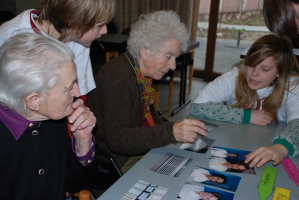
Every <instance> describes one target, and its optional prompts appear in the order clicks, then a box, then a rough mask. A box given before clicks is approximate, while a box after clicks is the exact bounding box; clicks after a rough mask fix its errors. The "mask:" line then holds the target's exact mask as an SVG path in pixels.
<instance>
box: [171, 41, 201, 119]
mask: <svg viewBox="0 0 299 200" xmlns="http://www.w3.org/2000/svg"><path fill="white" fill-rule="evenodd" d="M187 45H188V47H187V51H186V53H184V54H182V55H181V56H180V57H179V58H180V59H182V66H181V82H180V96H179V107H178V108H176V109H175V110H174V111H173V112H172V113H171V115H172V116H174V115H175V114H176V113H178V112H179V111H180V110H181V109H182V108H184V107H185V106H186V105H187V104H188V103H190V102H191V99H187V100H186V82H187V68H188V65H193V60H192V59H191V52H190V51H191V50H193V49H196V48H197V47H199V42H198V41H193V40H189V41H188V42H187Z"/></svg>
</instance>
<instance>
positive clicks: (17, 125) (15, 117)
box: [0, 105, 38, 140]
mask: <svg viewBox="0 0 299 200" xmlns="http://www.w3.org/2000/svg"><path fill="white" fill-rule="evenodd" d="M0 120H1V121H2V122H3V123H4V124H5V126H6V127H7V128H8V130H10V132H11V134H12V135H13V136H14V138H15V139H16V140H19V139H20V137H21V136H22V135H23V133H24V132H25V130H26V129H27V128H28V127H32V126H34V125H36V124H37V123H38V122H34V121H29V120H27V119H25V118H24V117H22V116H21V115H19V114H17V113H15V112H13V111H11V110H9V109H5V108H4V107H3V106H2V105H0Z"/></svg>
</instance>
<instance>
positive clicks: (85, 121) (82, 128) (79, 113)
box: [68, 99, 96, 156]
mask: <svg viewBox="0 0 299 200" xmlns="http://www.w3.org/2000/svg"><path fill="white" fill-rule="evenodd" d="M72 107H73V108H74V112H73V114H71V115H70V116H68V120H69V123H70V129H71V131H72V133H73V136H74V137H75V139H76V143H77V148H78V150H79V153H80V155H81V156H83V155H85V154H86V153H87V152H88V151H89V150H90V148H91V143H92V142H91V140H92V134H91V131H92V129H93V127H94V126H95V123H96V118H95V116H94V115H93V112H91V111H90V109H89V108H87V107H85V106H84V105H83V101H82V100H81V99H77V100H76V101H75V102H74V103H73V104H72Z"/></svg>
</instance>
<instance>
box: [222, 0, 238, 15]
mask: <svg viewBox="0 0 299 200" xmlns="http://www.w3.org/2000/svg"><path fill="white" fill-rule="evenodd" d="M238 4H239V1H238V0H223V5H222V11H223V12H238V9H239V5H238Z"/></svg>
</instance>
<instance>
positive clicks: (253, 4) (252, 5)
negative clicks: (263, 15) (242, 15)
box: [245, 0, 260, 11]
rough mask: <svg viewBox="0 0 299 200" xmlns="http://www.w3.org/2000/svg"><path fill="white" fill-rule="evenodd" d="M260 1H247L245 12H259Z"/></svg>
mask: <svg viewBox="0 0 299 200" xmlns="http://www.w3.org/2000/svg"><path fill="white" fill-rule="evenodd" d="M259 4H260V0H247V1H245V11H249V10H258V9H259Z"/></svg>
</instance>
